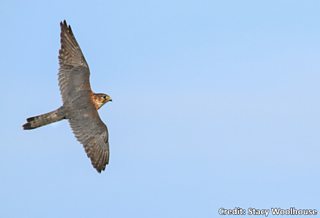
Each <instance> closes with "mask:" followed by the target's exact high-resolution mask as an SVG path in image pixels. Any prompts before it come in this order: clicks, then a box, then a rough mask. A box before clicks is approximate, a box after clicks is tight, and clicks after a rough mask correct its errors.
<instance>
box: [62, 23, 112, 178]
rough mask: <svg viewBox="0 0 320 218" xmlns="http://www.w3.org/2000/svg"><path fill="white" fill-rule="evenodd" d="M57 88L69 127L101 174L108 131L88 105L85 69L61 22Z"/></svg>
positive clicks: (75, 43)
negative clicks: (58, 88) (58, 87)
mask: <svg viewBox="0 0 320 218" xmlns="http://www.w3.org/2000/svg"><path fill="white" fill-rule="evenodd" d="M60 26H61V35H60V37H61V49H60V51H59V64H60V68H59V86H60V92H61V96H62V101H63V106H64V108H65V110H66V116H67V118H68V120H69V123H70V126H71V128H72V130H73V133H74V135H75V136H76V138H77V139H78V141H79V142H80V143H81V144H83V146H84V148H85V151H86V153H87V155H88V157H89V158H90V159H91V163H92V165H93V166H94V167H95V168H96V169H97V171H98V172H101V171H102V170H104V169H105V167H106V165H107V164H108V162H109V142H108V129H107V127H106V125H105V124H104V123H103V122H102V121H101V119H100V117H99V114H98V111H97V110H96V108H95V107H94V104H93V102H92V98H91V97H92V94H93V93H92V91H91V87H90V82H89V76H90V71H89V66H88V64H87V62H86V60H85V58H84V56H83V54H82V51H81V49H80V47H79V45H78V43H77V41H76V39H75V37H74V35H73V33H72V30H71V27H70V26H68V25H67V22H66V21H64V22H61V23H60Z"/></svg>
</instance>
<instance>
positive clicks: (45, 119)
mask: <svg viewBox="0 0 320 218" xmlns="http://www.w3.org/2000/svg"><path fill="white" fill-rule="evenodd" d="M62 119H65V113H64V110H63V107H60V108H58V109H57V110H54V111H51V112H49V113H46V114H41V115H38V116H34V117H29V118H27V122H26V123H25V124H23V129H35V128H38V127H41V126H44V125H48V124H50V123H54V122H57V121H60V120H62Z"/></svg>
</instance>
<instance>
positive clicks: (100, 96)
mask: <svg viewBox="0 0 320 218" xmlns="http://www.w3.org/2000/svg"><path fill="white" fill-rule="evenodd" d="M109 101H112V99H111V97H110V96H109V95H107V94H104V93H95V94H93V102H94V104H95V106H96V109H97V110H98V109H99V108H101V107H102V106H103V105H104V104H105V103H107V102H109Z"/></svg>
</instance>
